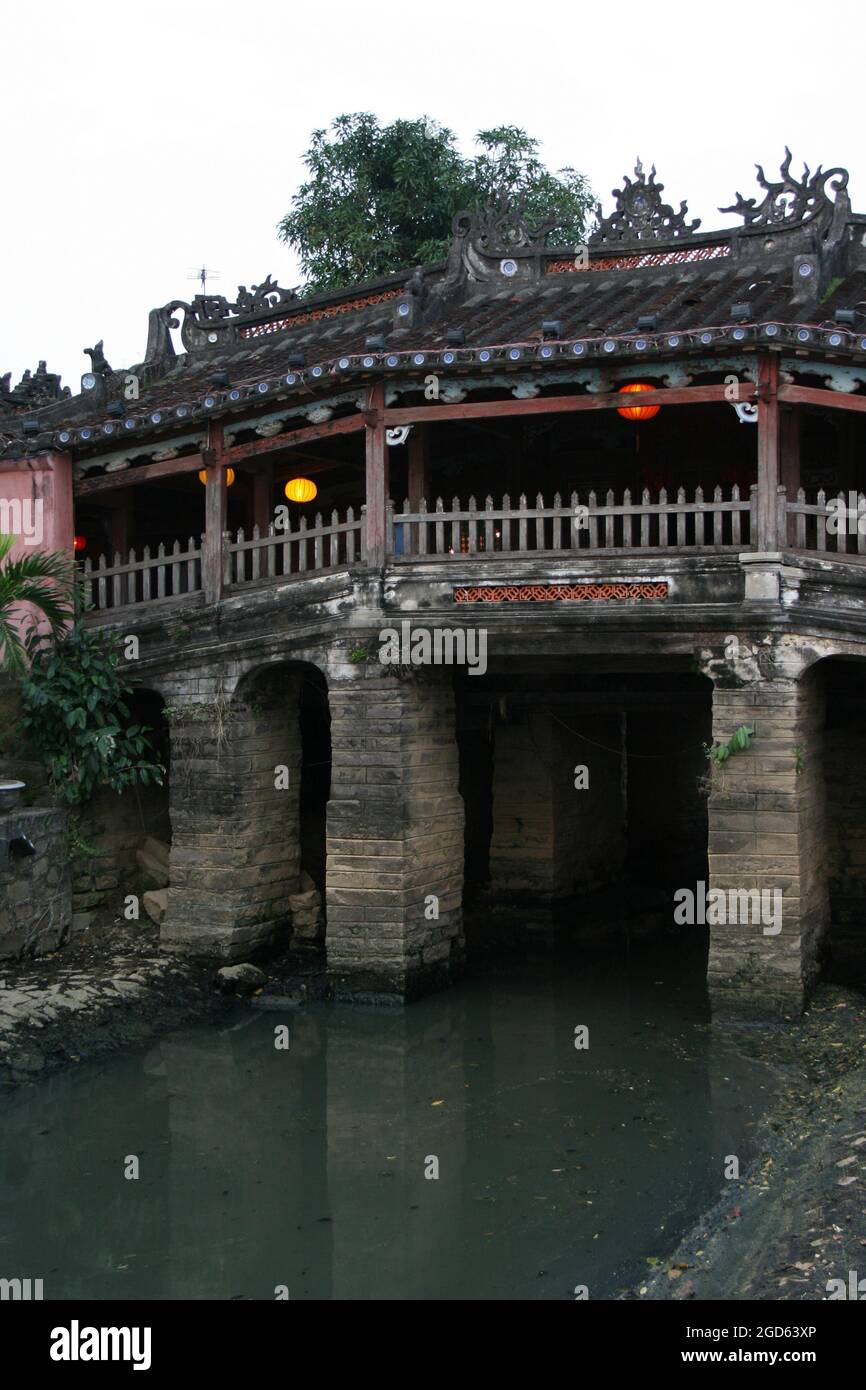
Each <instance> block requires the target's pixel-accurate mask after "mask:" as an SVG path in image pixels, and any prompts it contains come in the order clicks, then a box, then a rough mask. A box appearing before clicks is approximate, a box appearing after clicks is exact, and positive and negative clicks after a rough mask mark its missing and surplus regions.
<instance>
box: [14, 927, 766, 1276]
mask: <svg viewBox="0 0 866 1390" xmlns="http://www.w3.org/2000/svg"><path fill="white" fill-rule="evenodd" d="M700 967H701V961H700V959H699V958H698V957H696V956H695V955H694V953H690V954H689V955H688V956H687V957H684V956H683V955H682V954H680V951H679V948H676V947H673V948H671V955H670V958H669V959H667V960H665V959H663V958H662V956H661V955H660V953H659V951H658V949H657V948H653V949H652V950H647V951H646V953H645V958H644V959H643V960H640V959H639V958H637V957H636V956H635V955H634V954H632V955H631V956H630V957H629V956H626V955H625V954H624V953H619V952H614V953H611V954H609V955H607V956H605V957H602V958H600V959H595V960H594V961H592V962H588V961H587V960H586V959H585V958H583V959H582V958H581V957H580V956H577V957H575V958H568V957H563V956H561V955H558V956H544V955H539V957H538V958H535V959H533V958H527V957H526V954H525V953H524V954H523V955H522V956H513V957H511V958H509V959H507V960H504V961H499V962H498V963H487V964H486V965H485V966H484V968H483V970H482V971H480V973H479V974H478V975H477V976H475V977H474V978H469V979H467V980H465V981H464V982H462V983H461V984H459V985H458V986H456V987H455V988H453V989H451V990H450V991H449V992H446V993H443V994H439V995H436V996H433V997H431V998H428V999H426V1000H423V1001H422V1002H420V1003H417V1004H414V1005H412V1006H411V1007H409V1008H407V1009H405V1010H394V1011H388V1012H381V1011H380V1012H373V1011H364V1010H359V1009H352V1008H349V1007H346V1006H340V1007H332V1006H329V1005H327V1004H318V1005H312V1006H310V1007H309V1008H307V1009H304V1010H302V1011H295V1012H285V1013H271V1012H261V1011H253V1010H250V1009H248V1008H246V1007H244V1006H239V1007H238V1009H237V1011H231V1012H229V1013H227V1014H226V1015H225V1016H223V1017H222V1018H221V1020H220V1021H219V1022H218V1023H213V1022H211V1023H209V1024H207V1025H205V1026H200V1027H191V1028H188V1029H184V1030H182V1031H179V1032H175V1033H172V1034H169V1035H167V1036H165V1037H164V1038H162V1039H161V1040H160V1041H159V1042H157V1043H156V1044H154V1045H152V1046H150V1047H148V1048H146V1049H142V1050H140V1051H136V1052H134V1053H131V1054H127V1055H124V1056H121V1057H118V1058H115V1059H111V1060H109V1061H105V1062H86V1061H84V1062H82V1063H81V1064H80V1065H79V1066H78V1067H76V1068H73V1069H70V1070H68V1071H66V1072H65V1073H63V1074H58V1075H57V1076H55V1077H54V1078H53V1079H51V1078H49V1079H48V1080H46V1081H43V1082H41V1083H39V1084H37V1085H35V1086H32V1087H28V1088H25V1089H24V1090H22V1091H20V1092H18V1093H16V1094H13V1095H9V1096H7V1097H4V1098H3V1099H2V1100H0V1124H2V1131H0V1132H2V1139H0V1266H2V1268H0V1275H3V1276H6V1277H14V1276H19V1277H31V1278H42V1279H43V1280H44V1289H45V1297H46V1298H60V1299H71V1298H91V1299H103V1298H121V1299H140V1298H160V1299H189V1298H193V1299H203V1298H213V1299H232V1298H245V1299H273V1298H274V1296H275V1289H276V1288H277V1287H278V1286H285V1287H286V1288H287V1289H288V1292H289V1296H290V1298H291V1299H370V1298H387V1299H434V1300H438V1299H476V1298H478V1299H513V1298H519V1299H573V1298H574V1296H575V1293H574V1291H575V1288H576V1286H579V1285H586V1286H587V1288H588V1291H589V1296H590V1298H592V1299H595V1298H610V1297H613V1296H615V1295H616V1293H617V1292H618V1290H620V1289H622V1288H624V1287H626V1286H628V1285H629V1284H630V1283H632V1281H634V1280H635V1279H640V1277H641V1276H642V1274H644V1273H645V1272H646V1271H647V1270H648V1268H649V1266H648V1265H647V1258H648V1257H661V1258H663V1257H664V1255H665V1254H666V1253H667V1252H668V1251H670V1250H671V1249H672V1248H673V1246H674V1244H675V1243H676V1240H677V1237H678V1236H679V1235H680V1234H681V1233H682V1232H683V1230H684V1229H685V1228H686V1227H687V1226H688V1225H689V1224H690V1223H691V1221H692V1220H693V1219H695V1218H696V1217H697V1216H698V1215H699V1213H700V1212H701V1210H702V1209H703V1208H704V1207H705V1206H706V1205H707V1203H708V1202H709V1201H711V1200H713V1199H714V1198H715V1197H716V1195H717V1194H718V1193H719V1191H720V1189H721V1187H722V1185H723V1164H724V1159H725V1156H726V1155H728V1154H737V1155H738V1156H739V1157H740V1160H741V1164H745V1162H747V1161H748V1159H749V1158H750V1157H751V1156H752V1150H751V1148H750V1135H751V1134H752V1132H753V1128H754V1123H755V1121H756V1119H757V1118H758V1117H759V1115H760V1114H761V1112H762V1111H763V1110H764V1109H765V1108H766V1105H767V1102H768V1099H769V1090H768V1086H769V1083H768V1081H767V1078H766V1074H765V1072H764V1070H763V1069H762V1068H761V1067H760V1066H759V1065H758V1064H756V1063H753V1062H748V1061H746V1060H744V1059H743V1058H742V1057H740V1056H739V1055H738V1054H737V1052H736V1050H735V1047H734V1044H733V1041H732V1040H731V1039H730V1037H729V1036H728V1035H727V1034H726V1033H725V1032H724V1031H723V1030H720V1029H718V1028H716V1029H712V1028H711V1027H710V1026H709V1022H708V1013H707V1008H706V1002H705V998H704V988H703V982H702V970H701V968H700ZM280 1025H287V1026H288V1028H289V1039H290V1045H289V1049H288V1050H287V1051H285V1050H278V1049H277V1048H276V1047H275V1045H274V1044H275V1029H276V1028H277V1027H279V1026H280ZM581 1025H585V1026H587V1027H588V1028H589V1044H590V1045H589V1048H588V1050H577V1049H576V1048H575V1046H574V1041H575V1029H576V1028H578V1027H580V1026H581ZM129 1156H135V1157H136V1158H137V1159H138V1163H139V1171H140V1176H139V1177H138V1179H137V1180H129V1179H127V1178H125V1177H124V1167H125V1164H126V1160H127V1158H128V1157H129ZM434 1159H435V1160H437V1161H438V1177H431V1178H428V1177H426V1176H425V1171H426V1172H433V1171H435V1169H436V1164H434V1162H433V1160H434ZM127 1166H128V1165H127Z"/></svg>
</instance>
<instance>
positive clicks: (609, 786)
mask: <svg viewBox="0 0 866 1390" xmlns="http://www.w3.org/2000/svg"><path fill="white" fill-rule="evenodd" d="M587 730H589V735H590V737H591V738H592V743H588V742H587V740H586V738H585V737H583V736H582V734H585V733H586V732H587ZM619 741H620V727H619V717H618V715H613V716H611V715H605V714H601V713H599V712H598V711H587V710H586V709H583V710H580V709H574V710H571V709H569V707H568V706H567V705H566V706H559V707H558V709H557V711H553V710H551V709H550V708H545V707H544V704H543V701H541V702H539V703H538V704H536V705H533V707H532V708H531V709H524V710H522V711H521V712H520V717H519V719H518V720H517V721H516V722H508V723H502V724H500V725H499V726H498V727H497V729H496V743H495V757H494V771H493V833H492V836H491V842H490V895H491V898H492V900H494V901H497V902H504V901H509V900H510V901H515V895H517V897H518V899H519V898H523V897H525V896H526V895H531V896H532V897H533V898H534V899H535V900H536V901H539V900H540V901H542V902H546V903H549V902H552V901H553V900H554V899H556V898H562V897H568V896H569V895H571V894H574V893H586V892H591V891H592V890H593V889H595V888H598V887H601V886H603V885H605V884H607V883H610V882H613V881H615V879H616V877H617V875H618V874H619V872H620V870H621V867H622V863H623V858H624V853H625V836H624V819H625V817H624V810H623V800H622V790H621V760H620V754H619V752H618V751H617V750H618V745H619ZM609 750H613V751H609ZM577 769H585V772H581V773H580V784H579V785H578V786H576V785H575V781H576V777H575V773H576V770H577Z"/></svg>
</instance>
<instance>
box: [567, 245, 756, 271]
mask: <svg viewBox="0 0 866 1390" xmlns="http://www.w3.org/2000/svg"><path fill="white" fill-rule="evenodd" d="M730 254H731V248H730V245H729V244H728V243H727V242H716V244H715V245H713V246H683V247H681V248H680V249H678V250H676V251H643V252H638V253H637V254H636V255H633V256H604V257H603V258H602V259H601V260H591V261H590V262H589V264H588V265H586V266H584V267H583V268H582V269H581V268H580V267H578V266H576V265H575V263H574V260H567V261H548V264H547V272H548V274H549V275H566V274H568V273H569V271H573V272H574V273H575V274H583V271H585V270H635V269H638V268H639V267H640V266H643V265H681V264H682V262H683V261H717V260H719V258H720V257H722V256H729V255H730Z"/></svg>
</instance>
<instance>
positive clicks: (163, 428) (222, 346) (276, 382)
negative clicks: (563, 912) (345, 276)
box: [0, 156, 866, 1009]
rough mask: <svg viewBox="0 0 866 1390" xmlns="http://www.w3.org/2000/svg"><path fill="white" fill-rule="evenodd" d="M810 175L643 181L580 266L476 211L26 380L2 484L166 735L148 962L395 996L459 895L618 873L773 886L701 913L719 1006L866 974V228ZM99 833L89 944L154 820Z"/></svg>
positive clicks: (844, 179)
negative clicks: (731, 911) (373, 274)
mask: <svg viewBox="0 0 866 1390" xmlns="http://www.w3.org/2000/svg"><path fill="white" fill-rule="evenodd" d="M790 164H791V160H790V156H788V158H786V160H785V162H784V164H783V166H782V170H781V173H780V177H779V179H778V180H777V181H775V182H773V181H770V180H768V179H767V178H765V176H764V174H763V172H762V171H761V170H759V181H760V193H759V195H758V196H756V197H754V198H748V199H747V198H743V197H741V196H740V195H737V199H736V203H735V204H734V206H733V207H730V208H726V209H724V211H725V212H726V213H729V214H733V215H735V216H736V217H738V218H739V219H740V221H741V222H742V225H739V224H738V225H737V226H735V227H733V228H728V229H726V230H723V231H719V232H706V231H701V230H699V226H698V223H697V222H696V221H694V220H690V219H689V218H688V216H687V210H686V207H685V204H683V205H682V206H681V209H680V211H679V212H674V211H673V208H672V207H671V206H669V205H667V204H665V203H664V202H663V201H662V185H661V184H659V183H658V182H657V181H656V177H655V170H653V171H652V172H651V173H650V174H649V176H647V175H646V173H645V172H644V170H643V169H642V168H641V166H640V165H638V167H637V169H636V171H635V175H634V178H631V179H630V178H626V179H625V181H624V183H623V186H622V188H621V189H620V190H618V191H617V192H616V193H615V195H614V197H615V208H614V210H613V212H612V213H611V214H610V215H609V216H606V217H601V216H600V218H599V221H598V225H597V228H596V230H595V231H594V232H593V233H592V235H591V236H590V237H589V240H588V245H587V246H586V247H561V246H551V245H549V244H548V236H547V228H546V227H544V226H529V225H527V223H526V221H525V220H524V218H523V217H522V216H521V215H520V214H519V213H517V212H513V211H507V210H502V209H495V210H490V209H488V210H487V211H485V212H482V213H472V214H468V213H467V214H461V215H459V216H458V217H457V218H456V219H455V222H454V238H453V245H452V248H451V252H450V254H449V256H448V259H447V261H442V262H440V263H437V264H433V265H425V266H421V267H418V268H415V269H414V270H410V271H406V272H401V273H399V274H395V275H391V276H388V277H387V278H385V279H383V280H380V281H377V282H375V283H369V284H363V285H358V286H356V287H354V288H353V289H351V290H344V291H340V292H338V293H332V294H327V295H319V296H316V297H313V298H298V296H297V295H296V294H295V293H293V292H291V291H286V290H283V289H281V288H280V287H279V286H277V285H275V284H273V283H272V281H271V280H270V277H269V278H268V279H267V280H266V281H265V282H264V283H262V284H260V285H258V286H254V287H253V289H252V290H247V289H245V288H241V290H240V291H239V293H238V298H237V300H236V301H235V302H234V303H229V302H227V300H226V299H225V298H223V297H222V296H217V295H210V294H202V295H198V296H196V297H195V298H194V299H193V300H192V303H182V302H178V301H173V302H171V303H169V304H167V305H166V306H165V307H164V308H159V309H155V310H153V311H152V313H151V315H150V324H149V334H148V341H147V351H146V355H145V360H144V361H143V362H142V363H140V364H138V365H136V366H133V367H131V368H129V369H127V370H112V368H111V367H110V366H109V364H108V362H107V361H106V359H105V355H104V352H103V350H102V345H101V344H99V345H97V347H96V348H94V349H89V351H90V354H91V358H92V366H91V370H89V371H88V372H87V373H86V374H85V375H84V376H83V377H82V380H81V391H80V393H79V394H78V395H76V396H74V397H72V396H69V395H68V393H66V394H64V393H63V392H62V391H61V388H60V383H59V380H58V379H57V378H56V377H53V376H52V375H51V374H50V373H48V372H47V371H46V370H45V366H44V364H40V368H39V370H38V371H37V372H36V373H35V375H34V376H32V377H30V376H29V374H28V375H27V376H26V377H25V379H24V381H22V382H21V383H20V385H19V386H18V387H17V388H15V389H14V390H11V389H10V387H9V380H8V378H7V380H6V382H5V385H4V391H3V394H2V398H0V441H2V456H0V471H2V475H3V477H2V482H3V486H2V491H3V495H4V497H6V498H14V497H17V498H20V499H21V500H22V501H26V500H28V499H29V500H30V501H33V500H39V499H41V500H42V501H43V503H44V512H45V517H46V538H45V543H46V544H50V545H54V546H57V545H72V543H73V534H74V536H75V547H76V549H77V550H78V552H79V559H80V560H81V562H82V567H83V573H84V575H85V577H86V582H87V586H88V590H89V596H90V600H91V603H92V610H91V612H90V616H89V619H88V621H90V622H92V623H95V624H106V625H109V626H110V627H113V628H116V629H117V630H118V631H119V632H120V633H121V634H123V636H124V638H126V639H129V638H132V637H134V638H135V639H136V641H135V642H134V643H130V642H127V647H128V651H129V654H130V655H131V656H132V657H133V658H134V675H135V678H136V681H137V684H138V686H139V696H138V697H137V698H138V706H137V707H138V710H139V712H141V711H144V712H145V713H146V714H147V715H148V717H149V718H151V719H152V720H155V721H156V722H157V723H158V724H159V725H160V727H162V728H163V730H164V734H163V737H164V740H165V755H166V759H167V760H168V761H169V762H170V775H169V777H168V781H167V790H166V791H165V792H164V793H157V792H153V793H152V794H149V796H150V799H147V806H146V811H147V817H148V818H149V819H148V823H147V826H146V828H147V830H148V832H149V834H150V835H151V837H152V838H154V839H157V840H162V841H166V842H169V841H170V845H171V851H170V862H169V868H168V871H167V877H168V888H167V892H166V893H165V895H164V900H163V905H162V907H163V908H164V916H163V920H162V924H161V933H162V942H163V944H164V945H165V947H166V948H168V949H173V950H177V951H184V952H194V953H199V954H211V955H213V956H217V957H223V958H229V959H238V958H241V957H245V956H247V955H248V954H249V953H250V952H251V951H252V950H253V949H254V948H256V947H258V946H261V945H263V944H265V943H270V942H271V941H273V940H274V939H275V938H277V939H284V940H285V939H288V934H289V933H290V932H292V933H294V937H293V939H294V940H295V941H296V942H306V943H310V942H315V941H317V940H318V941H319V943H320V944H321V942H322V940H323V939H324V945H325V948H326V952H327V962H328V970H329V974H330V976H331V979H332V980H333V982H334V985H335V988H336V989H337V990H338V991H342V992H346V993H353V992H358V991H361V992H363V991H375V992H382V991H385V992H390V993H392V994H397V995H400V996H403V997H409V996H411V995H413V994H417V993H419V992H421V991H422V990H424V989H426V988H430V987H432V986H434V985H436V984H438V983H441V982H443V981H444V980H446V979H447V978H449V977H451V976H452V975H453V974H454V972H455V971H457V970H458V969H459V967H460V964H461V962H462V960H463V956H464V947H465V931H464V908H465V907H466V906H467V905H468V906H469V907H470V908H471V909H472V910H475V909H478V908H480V910H481V911H482V914H483V913H487V912H488V911H489V910H490V909H492V908H493V907H494V906H496V905H497V904H504V903H510V904H512V906H516V907H517V909H518V911H525V912H527V913H529V915H532V913H533V912H535V911H536V910H537V909H538V907H539V905H540V904H545V905H547V904H556V903H557V902H564V903H568V904H571V906H572V907H573V911H572V912H571V916H570V919H569V921H570V927H569V929H570V930H572V931H573V932H575V933H579V932H580V931H581V928H582V924H583V922H584V921H585V920H586V919H587V918H588V916H591V915H592V910H593V909H592V904H594V903H596V904H597V903H598V902H599V901H600V900H601V899H600V897H599V895H602V896H603V895H604V892H605V891H606V890H607V889H609V888H610V887H611V886H613V885H618V884H619V885H621V884H622V883H623V882H627V883H628V884H629V885H630V888H631V890H632V892H633V894H634V896H635V898H636V899H641V900H643V901H644V902H658V903H660V904H665V903H666V904H667V905H668V906H667V908H665V911H669V908H670V902H671V898H672V894H673V893H674V892H675V891H676V890H677V889H678V888H682V887H688V886H689V885H691V887H692V888H693V889H696V886H697V885H700V884H704V885H705V886H706V888H707V889H709V890H712V889H721V890H723V892H730V890H748V892H751V893H754V892H755V890H771V891H772V892H773V893H776V892H778V893H779V894H780V895H781V901H782V905H783V913H782V920H781V927H780V929H777V928H776V927H775V925H774V926H772V927H769V928H768V926H767V923H766V922H762V921H739V922H731V921H726V922H722V923H717V924H716V925H712V926H711V931H710V945H709V963H708V975H709V982H710V987H711V992H712V995H713V997H714V999H715V1000H716V1001H722V1002H725V1003H734V1004H747V1005H749V1006H752V1005H756V1004H757V1005H758V1006H759V1007H761V1008H764V1007H767V1006H770V1007H772V1008H778V1007H780V1008H783V1009H789V1008H792V1007H797V1006H798V1005H799V1003H800V1002H801V1000H802V998H803V997H804V992H805V991H806V990H807V989H808V986H809V984H810V983H811V981H812V980H813V979H814V978H815V977H816V975H817V974H818V972H819V971H820V970H821V969H823V968H825V967H826V968H832V969H836V970H841V969H854V970H857V969H859V968H860V967H861V965H862V963H863V961H864V960H866V957H864V953H863V941H864V933H866V793H864V790H863V786H862V779H860V778H859V777H858V767H859V765H860V762H861V756H862V754H863V752H864V751H866V734H864V732H863V721H862V718H861V713H860V712H861V709H862V704H861V700H862V694H863V692H864V689H866V605H864V600H866V498H864V494H863V492H862V491H861V488H862V460H863V457H864V443H866V414H864V412H866V215H861V214H858V213H854V212H852V210H851V205H850V202H849V196H848V187H847V185H848V176H847V174H846V173H845V172H844V171H843V170H841V169H834V170H831V171H830V172H829V173H824V172H822V171H821V170H818V171H817V172H816V173H815V174H810V172H809V171H808V170H806V171H805V172H804V174H803V176H802V178H800V179H797V178H795V177H794V176H793V175H792V173H791V169H790ZM178 336H179V338H180V340H181V343H182V349H183V350H182V351H178V350H177V349H178V344H177V338H178ZM626 388H638V389H631V390H627V389H626ZM386 630H387V631H388V632H389V633H396V634H398V636H399V638H400V648H399V650H400V657H399V659H395V658H394V656H393V649H392V648H389V649H388V650H390V651H391V655H390V656H389V655H388V654H387V651H386V649H385V647H384V646H383V643H385V642H386V641H390V640H391V639H390V637H383V635H382V634H383V633H385V632H386ZM419 632H420V633H421V635H422V637H424V636H427V635H431V637H432V640H431V643H429V644H428V645H427V646H425V645H424V643H423V641H422V642H421V643H420V644H418V645H416V644H415V639H416V637H417V635H418V633H419ZM437 637H439V638H442V639H443V640H442V641H440V642H439V643H438V645H437V643H436V640H435V639H436V638H437ZM463 637H469V638H471V639H473V640H471V641H468V642H467V643H466V647H465V652H464V649H463V647H462V645H461V638H463ZM482 639H483V640H482ZM418 652H421V653H424V652H426V653H427V657H424V656H423V655H422V657H420V658H416V656H415V655H413V653H418ZM430 652H433V653H435V654H438V655H439V658H440V659H439V661H438V662H437V660H436V659H435V655H434V657H433V658H432V659H430V658H429V653H430ZM469 653H474V659H473V660H472V661H470V660H469V659H468V654H469ZM461 654H463V655H465V656H466V657H467V659H466V660H464V661H463V662H462V664H461V660H460V658H461ZM383 655H384V656H385V658H386V659H385V660H384V661H383V660H381V659H380V657H382V656H383ZM419 662H420V664H419ZM743 728H745V729H748V730H751V731H753V732H752V733H751V734H750V735H749V738H748V739H747V740H745V741H746V742H747V743H748V746H747V747H742V748H739V749H738V750H737V751H735V752H734V753H732V755H731V756H730V757H729V758H728V759H727V760H726V761H724V762H720V761H718V760H716V759H713V758H709V759H708V758H707V755H706V751H705V749H706V747H707V746H709V745H713V744H717V745H724V744H727V743H728V741H729V740H730V739H731V737H732V735H734V734H735V733H736V731H737V730H738V729H743ZM578 769H583V772H582V773H580V772H578V771H577V770H578ZM278 770H282V773H283V774H284V775H282V776H281V775H280V772H279V771H278ZM160 798H161V799H160ZM124 800H125V798H122V799H121V801H124ZM100 816H101V819H100ZM93 817H94V824H93V830H94V834H95V835H96V836H97V843H98V844H99V846H100V857H99V858H98V859H97V866H98V869H99V871H100V872H101V873H102V875H103V877H102V878H101V879H99V878H98V877H97V872H96V870H95V869H93V868H91V869H89V870H88V869H83V870H81V871H80V875H79V880H78V881H77V883H76V897H77V914H76V920H77V921H79V922H83V921H85V920H86V919H87V915H88V913H89V912H92V911H93V910H95V908H96V907H98V906H99V904H100V903H101V902H103V901H104V900H105V899H106V897H110V895H111V891H114V893H115V895H117V894H119V893H121V892H122V891H123V890H124V886H125V885H128V881H129V875H128V871H131V869H130V866H133V865H134V853H135V849H136V847H137V846H140V840H141V835H142V825H141V821H140V819H139V817H138V815H137V813H136V814H135V815H132V814H129V815H127V814H126V813H125V812H124V810H123V807H122V806H121V808H120V809H118V805H117V799H116V798H111V799H108V800H107V801H106V804H105V806H102V807H101V809H100V808H99V807H97V808H96V810H94V812H93ZM302 873H303V874H304V877H303V878H302ZM88 874H89V875H90V876H89V877H88ZM106 874H107V876H106ZM106 883H107V884H108V885H109V887H108V888H106V887H105V884H106ZM100 884H101V885H102V887H100ZM112 885H113V889H112ZM320 903H321V908H320V906H319V904H320ZM322 909H323V910H322ZM160 915H162V909H160ZM493 915H495V914H493Z"/></svg>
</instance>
